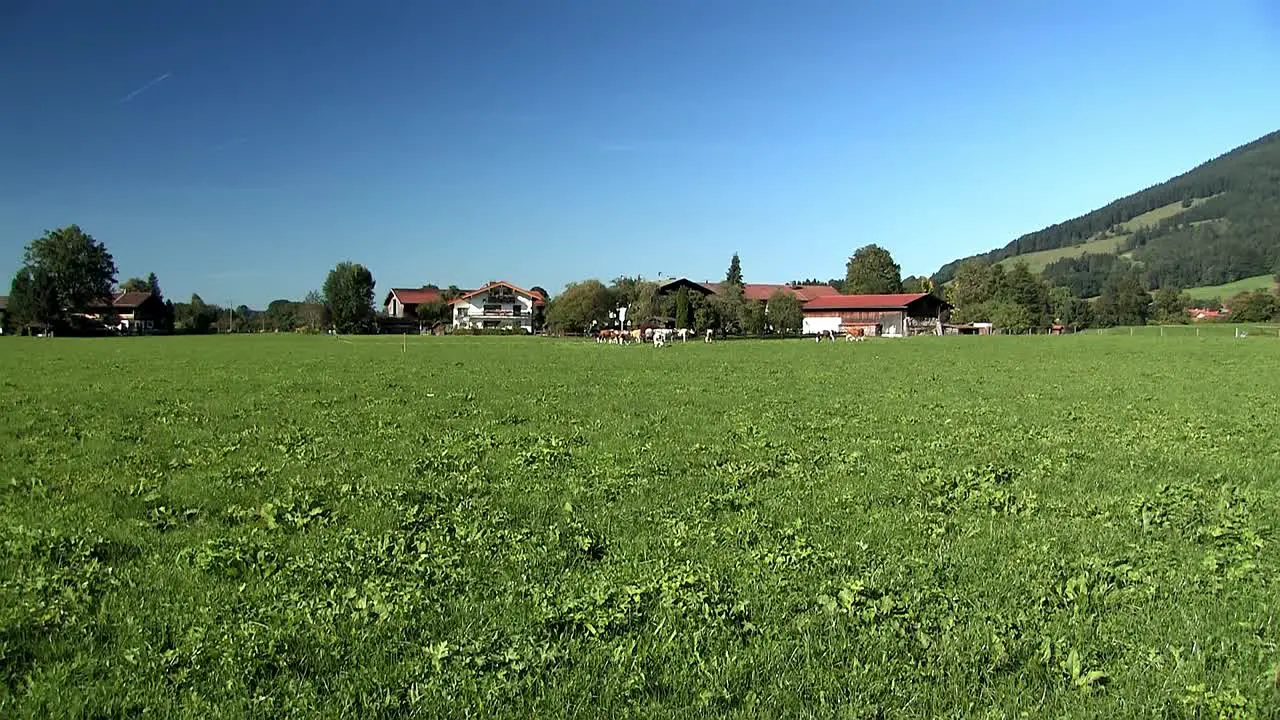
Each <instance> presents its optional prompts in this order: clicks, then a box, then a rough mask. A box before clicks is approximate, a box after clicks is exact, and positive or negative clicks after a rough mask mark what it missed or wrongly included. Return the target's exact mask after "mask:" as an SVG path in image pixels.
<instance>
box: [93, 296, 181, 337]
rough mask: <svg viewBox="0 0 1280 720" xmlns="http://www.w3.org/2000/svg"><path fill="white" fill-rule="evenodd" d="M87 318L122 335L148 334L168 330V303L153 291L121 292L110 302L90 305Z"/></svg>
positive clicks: (108, 299) (95, 302) (99, 301)
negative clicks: (166, 326)
mask: <svg viewBox="0 0 1280 720" xmlns="http://www.w3.org/2000/svg"><path fill="white" fill-rule="evenodd" d="M84 317H86V318H89V319H91V320H97V321H98V322H100V323H102V324H103V325H105V326H107V327H108V328H111V329H112V330H118V331H120V332H128V333H144V332H152V331H155V330H163V329H165V328H164V318H165V307H164V303H163V302H162V301H161V300H160V298H158V297H156V295H155V293H153V292H151V291H149V290H144V291H136V292H123V291H121V292H118V293H116V294H115V295H114V296H112V297H110V298H107V299H104V300H96V301H94V302H92V303H90V304H89V308H88V312H86V313H84Z"/></svg>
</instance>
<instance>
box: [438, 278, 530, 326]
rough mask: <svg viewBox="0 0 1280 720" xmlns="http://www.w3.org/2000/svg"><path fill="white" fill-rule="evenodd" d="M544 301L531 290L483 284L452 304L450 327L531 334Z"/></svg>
mask: <svg viewBox="0 0 1280 720" xmlns="http://www.w3.org/2000/svg"><path fill="white" fill-rule="evenodd" d="M546 304H547V298H546V297H545V296H543V295H542V293H540V292H538V291H535V290H525V289H524V288H521V287H517V286H515V285H512V284H511V283H509V282H502V281H494V282H490V283H485V285H484V287H482V288H480V289H479V290H472V291H471V292H469V293H466V294H464V295H462V296H460V297H458V298H457V299H456V300H454V301H453V303H452V305H453V327H455V328H460V329H494V330H497V329H510V330H517V329H519V330H523V331H525V332H528V333H531V332H533V330H534V328H535V327H537V326H538V325H540V324H541V323H540V320H541V316H542V311H543V309H544V308H545V307H546Z"/></svg>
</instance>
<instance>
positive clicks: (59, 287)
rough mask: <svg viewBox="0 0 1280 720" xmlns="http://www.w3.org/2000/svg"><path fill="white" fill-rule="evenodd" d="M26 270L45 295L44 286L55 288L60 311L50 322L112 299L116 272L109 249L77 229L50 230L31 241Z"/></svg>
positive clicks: (28, 246) (27, 251)
mask: <svg viewBox="0 0 1280 720" xmlns="http://www.w3.org/2000/svg"><path fill="white" fill-rule="evenodd" d="M23 267H24V269H26V270H29V271H30V272H31V273H32V275H31V277H32V279H33V281H34V280H35V279H36V278H42V279H41V280H40V281H39V284H40V287H41V289H42V291H43V290H47V286H46V285H45V283H47V284H48V285H49V286H52V288H53V290H52V292H53V294H54V297H55V298H56V301H55V303H56V306H57V311H56V313H55V317H54V318H51V319H50V322H53V321H60V320H62V319H64V318H65V317H66V315H67V314H68V313H73V312H83V311H84V310H86V309H87V308H88V306H89V304H90V303H92V302H93V301H95V300H102V299H104V298H107V297H110V296H111V288H112V286H113V285H114V284H115V281H116V272H117V270H116V263H115V259H114V258H112V257H111V253H110V252H108V251H107V246H106V245H104V244H102V243H101V242H99V241H97V240H95V239H94V238H93V236H92V235H89V234H87V233H85V232H84V231H82V230H81V229H80V227H79V226H78V225H68V226H66V227H64V228H59V229H57V230H49V231H46V232H45V234H44V235H43V236H41V237H39V238H36V239H35V240H32V241H31V243H30V244H28V245H27V248H26V253H25V255H24V257H23ZM32 287H35V284H33V285H32Z"/></svg>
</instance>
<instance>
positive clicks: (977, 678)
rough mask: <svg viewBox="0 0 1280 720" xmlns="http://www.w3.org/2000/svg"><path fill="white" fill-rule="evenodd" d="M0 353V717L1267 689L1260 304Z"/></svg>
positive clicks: (1275, 403) (841, 711) (1270, 529)
mask: <svg viewBox="0 0 1280 720" xmlns="http://www.w3.org/2000/svg"><path fill="white" fill-rule="evenodd" d="M1150 330H1155V329H1154V328H1152V329H1150ZM0 383H3V392H0V468H2V469H0V674H3V683H2V684H0V716H3V717H14V718H22V717H99V718H106V717H139V716H148V717H168V718H289V717H322V718H323V717H335V718H336V717H344V718H402V717H442V716H443V717H466V716H486V717H513V718H514V717H519V718H527V717H582V718H595V717H707V716H721V717H823V718H825V717H840V718H920V717H946V718H973V717H978V718H998V717H1010V718H1012V717H1054V718H1058V717H1073V718H1103V717H1105V718H1121V717H1134V718H1138V717H1141V718H1150V717H1170V718H1182V717H1185V718H1202V717H1203V718H1209V717H1214V718H1217V717H1236V718H1246V717H1257V718H1263V717H1275V716H1276V715H1277V713H1280V689H1278V686H1277V683H1278V682H1280V678H1278V677H1277V673H1278V672H1280V649H1278V648H1277V643H1280V617H1278V614H1280V585H1278V584H1277V582H1278V579H1280V550H1277V547H1276V527H1277V518H1278V517H1280V442H1277V436H1276V432H1275V431H1276V428H1277V427H1280V425H1278V424H1277V423H1280V338H1278V337H1276V336H1275V335H1274V334H1270V335H1262V334H1252V335H1251V336H1250V337H1248V338H1244V339H1235V338H1233V337H1230V334H1229V333H1227V334H1223V335H1220V334H1216V333H1205V335H1204V336H1201V337H1196V336H1195V335H1194V328H1191V329H1185V330H1182V331H1181V334H1178V335H1177V336H1173V335H1172V334H1170V335H1167V336H1164V337H1161V336H1159V335H1157V334H1155V333H1154V332H1144V333H1141V334H1138V335H1135V336H1129V335H1127V334H1125V333H1123V332H1119V331H1109V332H1107V333H1102V334H1099V333H1092V332H1091V333H1087V334H1081V335H1076V336H1064V337H1047V336H1033V337H946V338H913V339H909V340H883V339H882V340H877V339H873V340H871V341H868V342H864V343H844V342H840V343H823V344H817V343H813V342H811V341H798V340H797V341H729V342H717V343H714V344H710V345H707V344H704V343H702V342H689V343H675V344H674V345H671V346H668V347H665V348H660V349H659V348H653V347H652V346H626V347H621V346H613V345H598V344H595V343H592V342H589V341H577V340H555V339H546V338H489V337H474V338H462V337H449V338H408V339H402V338H390V337H376V336H375V337H361V338H351V339H343V338H333V337H318V336H285V335H267V336H256V337H255V336H234V337H174V338H161V337H155V338H147V337H142V338H115V339H72V338H53V339H35V338H32V339H28V338H8V339H4V340H3V341H0Z"/></svg>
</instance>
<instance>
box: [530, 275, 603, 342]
mask: <svg viewBox="0 0 1280 720" xmlns="http://www.w3.org/2000/svg"><path fill="white" fill-rule="evenodd" d="M612 305H613V295H612V293H610V292H609V288H607V287H605V286H604V283H602V282H600V281H599V280H584V281H582V282H574V283H569V284H568V285H566V286H565V289H564V292H562V293H560V294H559V295H557V296H556V298H555V299H554V300H552V301H551V303H550V305H549V306H548V307H547V325H548V326H550V327H551V329H552V330H556V331H559V332H589V331H590V330H591V329H592V328H593V327H598V326H602V325H604V324H605V323H607V322H608V321H609V312H610V311H611V310H613V309H614V308H613V307H611V306H612Z"/></svg>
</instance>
